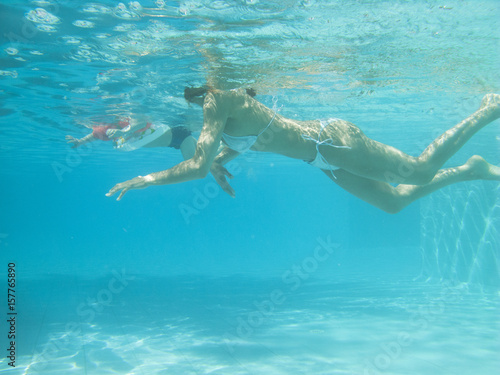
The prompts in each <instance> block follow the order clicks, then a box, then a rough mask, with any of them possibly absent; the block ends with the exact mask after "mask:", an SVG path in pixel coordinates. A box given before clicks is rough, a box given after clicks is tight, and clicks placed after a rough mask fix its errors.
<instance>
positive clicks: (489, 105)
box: [479, 94, 500, 121]
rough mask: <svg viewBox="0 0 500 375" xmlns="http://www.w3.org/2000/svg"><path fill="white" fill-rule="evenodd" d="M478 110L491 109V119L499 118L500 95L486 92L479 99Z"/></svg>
mask: <svg viewBox="0 0 500 375" xmlns="http://www.w3.org/2000/svg"><path fill="white" fill-rule="evenodd" d="M479 110H480V111H481V110H484V111H488V112H489V111H491V115H493V119H492V121H493V120H496V119H498V118H500V95H498V94H486V95H485V96H484V98H483V100H482V101H481V107H479ZM488 114H489V113H488Z"/></svg>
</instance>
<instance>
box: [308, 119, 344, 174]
mask: <svg viewBox="0 0 500 375" xmlns="http://www.w3.org/2000/svg"><path fill="white" fill-rule="evenodd" d="M335 120H338V119H336V118H331V119H328V120H327V121H322V120H320V124H321V130H320V131H319V134H318V139H314V138H312V137H310V136H308V135H305V134H303V135H302V138H304V139H308V140H311V141H313V142H315V143H316V157H315V158H314V160H313V161H306V162H307V163H308V164H311V165H312V166H313V167H316V168H319V169H322V170H328V171H330V173H331V174H332V177H333V178H335V179H336V178H337V177H335V174H334V173H333V171H334V170H335V169H339V168H338V167H337V166H335V165H332V164H330V163H329V162H328V161H327V160H326V159H325V158H324V157H323V155H322V154H321V152H320V151H319V146H321V145H325V146H330V147H335V148H349V149H350V147H349V146H337V145H334V144H333V140H332V139H331V138H327V139H325V140H323V141H321V140H320V139H321V133H323V130H325V128H326V127H327V126H328V124H330V123H331V122H332V121H335Z"/></svg>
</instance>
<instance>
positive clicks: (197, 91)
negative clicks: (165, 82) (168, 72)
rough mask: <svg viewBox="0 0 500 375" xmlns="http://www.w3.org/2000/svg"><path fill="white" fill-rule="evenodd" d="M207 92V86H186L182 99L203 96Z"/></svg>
mask: <svg viewBox="0 0 500 375" xmlns="http://www.w3.org/2000/svg"><path fill="white" fill-rule="evenodd" d="M207 92H208V87H186V88H184V99H186V100H187V101H188V102H190V101H192V100H193V99H194V98H196V97H197V96H203V95H205V94H206V93H207Z"/></svg>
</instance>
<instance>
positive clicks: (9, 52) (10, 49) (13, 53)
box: [4, 47, 19, 56]
mask: <svg viewBox="0 0 500 375" xmlns="http://www.w3.org/2000/svg"><path fill="white" fill-rule="evenodd" d="M4 51H5V52H7V54H8V55H11V56H15V55H17V54H18V53H19V51H18V50H17V49H15V48H13V47H9V48H6V49H4Z"/></svg>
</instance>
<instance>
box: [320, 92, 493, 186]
mask: <svg viewBox="0 0 500 375" xmlns="http://www.w3.org/2000/svg"><path fill="white" fill-rule="evenodd" d="M499 117H500V95H497V94H488V95H486V96H485V97H484V98H483V101H482V103H481V107H480V109H479V110H477V111H476V112H475V113H473V114H472V115H471V116H469V117H468V118H466V119H465V120H463V121H462V122H460V123H459V124H457V125H455V126H454V127H453V128H451V129H450V130H448V131H446V132H445V133H443V134H442V135H441V136H440V137H438V138H437V139H436V140H434V142H432V143H431V144H430V145H429V146H428V147H427V148H426V149H425V150H424V152H422V154H421V155H420V156H418V157H413V156H410V155H407V154H405V153H403V152H402V151H400V150H398V149H396V148H394V147H391V146H388V145H384V144H382V143H379V142H376V141H373V140H371V139H369V138H367V137H366V136H364V134H362V133H361V132H359V133H358V134H356V136H355V137H349V139H347V140H346V141H345V144H347V145H352V148H351V149H350V150H345V149H335V148H333V147H329V146H327V145H325V146H320V147H321V148H320V151H321V153H322V154H323V156H324V157H325V158H326V160H328V161H329V162H331V163H332V164H333V165H336V166H338V167H340V168H342V169H344V170H346V171H349V172H350V173H352V174H354V175H357V176H360V177H365V178H368V179H372V180H377V181H384V182H391V183H404V184H416V185H423V184H426V183H428V182H430V181H431V180H432V179H433V177H434V176H435V175H436V173H437V172H438V170H439V169H440V168H441V167H442V166H443V164H444V163H445V162H446V161H447V160H448V159H449V158H450V157H451V156H453V155H454V154H455V153H456V152H457V151H458V150H459V149H460V148H461V147H462V146H463V145H464V144H465V143H466V142H467V141H468V140H469V139H470V138H471V137H472V136H473V135H474V134H475V133H477V132H478V131H479V130H480V129H482V128H483V127H484V126H486V125H487V124H489V123H490V122H492V121H494V120H496V119H498V118H499ZM353 134H354V133H353Z"/></svg>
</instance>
